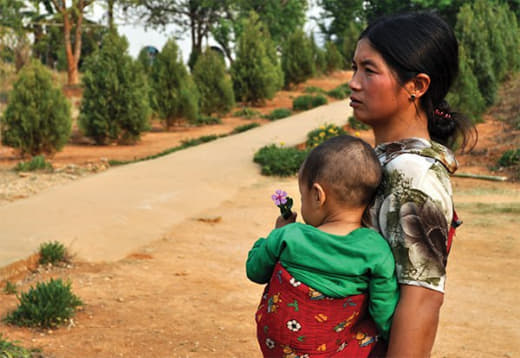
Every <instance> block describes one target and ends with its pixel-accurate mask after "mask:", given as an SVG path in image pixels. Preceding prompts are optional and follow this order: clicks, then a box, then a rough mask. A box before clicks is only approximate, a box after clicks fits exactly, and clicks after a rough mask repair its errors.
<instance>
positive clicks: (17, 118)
mask: <svg viewBox="0 0 520 358" xmlns="http://www.w3.org/2000/svg"><path fill="white" fill-rule="evenodd" d="M0 124H1V132H2V143H3V144H4V145H7V146H10V147H14V148H16V149H19V150H20V153H21V154H22V155H25V154H29V155H32V156H35V155H38V154H42V153H44V154H53V153H55V152H56V151H60V150H61V149H62V148H63V146H64V145H65V144H66V143H67V141H68V139H69V136H70V131H71V117H70V105H69V103H68V101H67V99H66V98H65V96H64V95H63V93H62V92H61V90H60V89H59V88H57V87H55V86H54V85H53V79H52V75H51V73H50V71H49V70H48V69H47V68H45V67H44V66H43V65H42V64H41V63H40V62H39V61H37V60H33V62H31V63H29V64H27V65H26V66H24V67H23V68H22V70H21V71H20V74H19V77H18V80H17V81H16V82H15V83H14V86H13V90H12V92H11V93H10V96H9V104H8V106H7V108H6V110H5V113H4V116H3V118H1V122H0Z"/></svg>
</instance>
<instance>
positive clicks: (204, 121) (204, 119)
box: [193, 116, 222, 126]
mask: <svg viewBox="0 0 520 358" xmlns="http://www.w3.org/2000/svg"><path fill="white" fill-rule="evenodd" d="M210 124H222V119H220V118H218V117H211V116H199V117H198V118H197V119H196V120H195V121H194V122H193V125H195V126H206V125H210Z"/></svg>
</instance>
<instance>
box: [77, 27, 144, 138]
mask: <svg viewBox="0 0 520 358" xmlns="http://www.w3.org/2000/svg"><path fill="white" fill-rule="evenodd" d="M82 82H83V87H84V90H83V99H82V102H81V109H80V116H79V124H80V128H81V129H82V130H83V131H84V133H85V135H86V136H87V137H90V138H92V139H94V141H95V142H96V144H108V143H111V142H114V141H117V142H118V143H121V144H130V143H135V142H136V141H138V140H139V139H140V136H141V133H142V132H143V131H145V130H147V129H148V128H149V124H148V117H149V113H150V112H149V102H148V85H147V82H146V78H145V74H144V72H143V69H142V66H141V65H140V64H139V63H137V62H136V61H134V60H133V59H132V58H131V57H130V55H129V54H128V42H127V40H126V38H124V37H121V36H119V35H118V34H117V32H116V31H115V30H113V31H111V32H110V33H109V34H107V35H106V36H105V37H104V38H103V43H102V46H101V49H100V50H99V51H98V52H96V53H94V54H93V55H91V56H90V58H88V59H87V63H86V64H85V73H84V75H83V79H82Z"/></svg>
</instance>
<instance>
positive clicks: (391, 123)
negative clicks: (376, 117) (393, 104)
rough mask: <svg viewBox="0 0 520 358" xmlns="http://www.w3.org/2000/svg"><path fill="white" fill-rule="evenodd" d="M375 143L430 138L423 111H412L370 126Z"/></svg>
mask: <svg viewBox="0 0 520 358" xmlns="http://www.w3.org/2000/svg"><path fill="white" fill-rule="evenodd" d="M372 130H373V132H374V137H375V141H376V145H378V144H382V143H387V142H395V141H399V140H402V139H405V138H414V137H415V138H424V139H426V140H430V134H429V132H428V119H427V117H426V115H425V114H424V113H420V114H417V113H414V114H413V115H407V116H403V117H400V118H395V119H393V120H387V121H384V122H382V123H381V122H380V123H377V124H376V125H374V126H372Z"/></svg>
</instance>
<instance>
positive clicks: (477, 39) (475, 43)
mask: <svg viewBox="0 0 520 358" xmlns="http://www.w3.org/2000/svg"><path fill="white" fill-rule="evenodd" d="M455 31H456V33H457V38H458V40H459V42H460V43H461V45H462V46H463V47H464V48H465V49H466V51H467V55H468V57H470V58H471V61H469V62H468V63H470V66H471V69H472V72H473V73H474V74H475V77H476V78H477V81H478V87H479V89H480V93H481V94H482V96H483V97H484V100H485V101H486V105H491V104H493V103H494V102H495V99H496V94H497V90H498V81H497V78H496V76H495V71H494V69H493V58H492V54H491V51H490V49H489V46H488V39H489V35H488V29H487V25H486V22H485V19H483V18H482V14H477V13H475V12H474V11H473V9H472V7H471V6H470V5H469V4H465V5H463V6H462V7H461V9H460V11H459V13H458V15H457V25H456V27H455Z"/></svg>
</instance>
